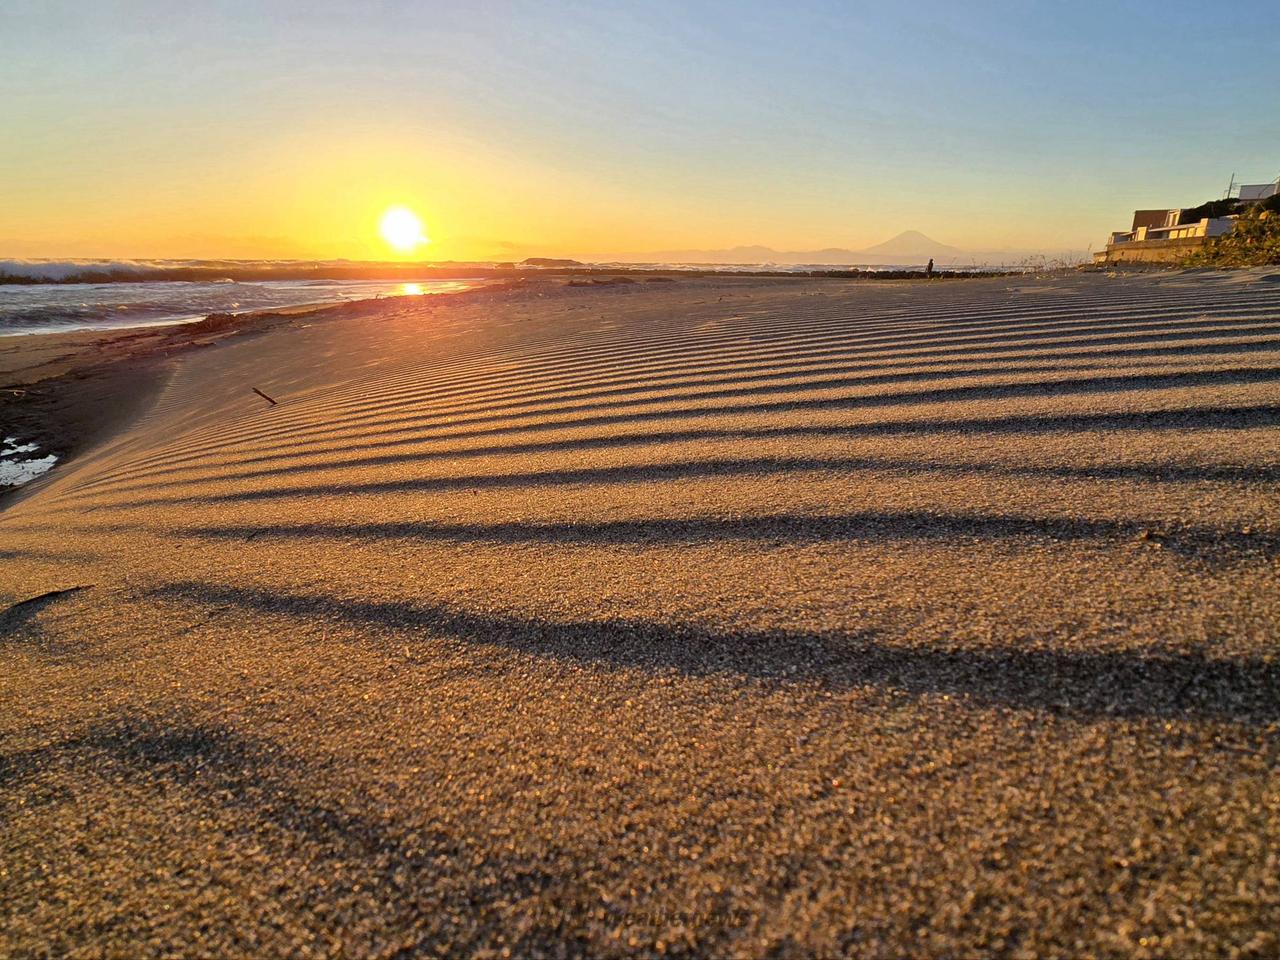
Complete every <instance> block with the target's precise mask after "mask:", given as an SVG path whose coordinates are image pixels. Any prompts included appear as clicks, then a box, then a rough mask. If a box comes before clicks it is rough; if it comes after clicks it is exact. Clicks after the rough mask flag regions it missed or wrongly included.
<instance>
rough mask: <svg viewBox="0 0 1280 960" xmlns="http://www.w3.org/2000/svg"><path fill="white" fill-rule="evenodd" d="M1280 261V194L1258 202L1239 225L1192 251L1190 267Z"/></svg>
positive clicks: (1247, 211)
mask: <svg viewBox="0 0 1280 960" xmlns="http://www.w3.org/2000/svg"><path fill="white" fill-rule="evenodd" d="M1268 264H1280V196H1275V197H1270V198H1269V199H1267V200H1263V201H1262V202H1261V203H1256V204H1254V205H1253V206H1252V207H1250V208H1249V209H1247V210H1246V211H1244V212H1243V213H1242V214H1241V215H1240V219H1239V220H1238V221H1237V222H1236V227H1235V229H1234V230H1232V231H1231V232H1230V233H1228V234H1226V235H1225V236H1221V237H1215V238H1214V239H1213V240H1210V241H1209V242H1208V243H1207V244H1205V245H1204V246H1203V247H1201V248H1200V249H1199V250H1197V251H1196V252H1195V253H1193V254H1191V255H1190V256H1189V257H1188V258H1187V260H1186V266H1189V267H1261V266H1266V265H1268Z"/></svg>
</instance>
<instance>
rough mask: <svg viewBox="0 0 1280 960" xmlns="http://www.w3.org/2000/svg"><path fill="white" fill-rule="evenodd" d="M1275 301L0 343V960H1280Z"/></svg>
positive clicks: (924, 291)
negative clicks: (788, 959) (1051, 959)
mask: <svg viewBox="0 0 1280 960" xmlns="http://www.w3.org/2000/svg"><path fill="white" fill-rule="evenodd" d="M1278 281H1280V273H1277V272H1276V271H1275V270H1274V269H1273V270H1270V271H1267V270H1260V271H1252V272H1238V273H1212V272H1199V273H1196V272H1183V273H1153V274H1139V275H1131V276H1106V275H1103V274H1100V273H1079V274H1061V275H1049V276H1044V277H1026V278H1021V277H1002V278H992V279H972V280H955V281H942V282H859V283H849V282H841V281H838V280H816V279H807V280H788V279H760V278H689V279H682V280H679V281H677V282H673V283H643V282H638V283H632V284H624V285H617V286H595V287H569V286H567V285H564V284H563V283H560V282H548V283H544V284H531V285H526V286H524V287H522V288H513V289H499V290H489V291H483V292H476V293H474V294H466V295H459V296H456V297H455V296H447V297H433V298H405V299H403V300H396V301H384V302H381V303H378V304H373V305H368V306H361V307H359V308H355V309H353V308H333V309H331V310H327V311H321V312H319V313H310V314H305V315H299V316H277V317H276V318H275V319H273V320H271V321H269V322H262V323H259V324H257V325H251V326H250V327H248V328H245V329H244V330H243V331H241V332H237V335H227V334H228V333H229V332H236V331H228V330H226V329H221V330H213V329H207V330H206V331H204V332H203V333H202V332H201V331H199V330H196V331H191V330H187V331H184V332H181V333H174V332H172V331H169V332H164V333H159V332H152V333H146V334H142V336H144V337H149V338H152V339H148V340H146V343H145V349H143V348H140V347H139V346H138V343H137V342H136V341H127V340H124V339H122V338H123V337H125V336H135V334H128V335H123V334H119V333H115V334H110V335H106V334H102V335H96V334H75V335H66V336H65V337H64V338H62V339H59V340H54V339H43V338H37V337H29V338H11V340H0V348H8V352H5V350H4V349H0V359H2V360H3V366H0V370H3V372H4V374H5V382H10V383H13V384H15V385H17V386H16V388H17V389H25V387H23V386H22V385H23V384H25V385H26V386H27V387H31V388H32V389H35V388H36V385H37V382H38V381H40V380H42V379H45V378H46V377H47V376H49V375H50V374H51V373H53V374H56V375H57V376H60V377H62V376H73V377H74V376H77V375H78V374H77V371H78V372H79V373H80V374H83V372H84V371H85V370H90V371H96V372H92V373H91V375H86V376H87V377H88V380H89V381H90V382H91V383H93V384H106V386H102V387H101V392H100V393H99V394H96V395H95V394H93V393H92V390H88V388H85V389H84V390H80V392H79V393H77V392H76V389H71V388H67V387H66V383H65V381H59V384H60V386H59V387H58V397H60V398H61V399H59V400H58V401H57V404H56V406H57V408H58V409H59V410H64V409H66V408H68V404H69V403H70V401H69V400H67V398H68V397H71V398H73V399H74V398H75V397H79V398H80V400H78V401H77V403H78V404H79V406H78V407H77V409H81V410H82V411H84V410H91V411H93V414H92V415H91V414H90V413H82V414H81V415H80V419H79V420H76V418H75V417H73V416H72V415H71V414H66V415H65V416H64V419H63V420H60V421H58V424H57V425H56V426H46V429H47V430H48V431H49V439H48V442H50V443H56V442H61V443H63V444H65V449H66V451H67V452H68V453H69V454H70V456H69V458H68V460H67V462H66V463H65V464H63V465H61V466H59V467H58V468H56V469H55V470H53V471H52V472H51V473H50V474H49V475H48V476H47V477H45V478H43V479H41V480H39V481H37V482H35V483H33V484H31V485H29V486H28V487H25V488H23V489H22V490H21V491H20V492H18V493H15V494H9V495H7V496H6V497H5V498H3V499H0V663H3V669H0V702H3V703H4V704H5V709H4V710H2V711H0V954H3V955H5V956H13V957H23V956H43V955H61V956H104V955H106V956H126V955H127V956H162V955H218V956H233V955H234V956H248V955H295V956H304V955H353V956H416V955H434V954H436V953H449V954H453V955H458V954H464V953H473V954H477V955H486V956H508V955H509V956H530V955H548V956H561V955H592V956H620V955H624V954H632V953H641V954H646V955H658V954H673V955H690V954H698V955H704V956H705V955H712V956H765V955H768V956H811V955H819V956H831V955H837V954H854V955H865V956H884V955H900V954H912V955H948V956H957V955H973V954H979V953H982V954H987V953H994V954H1002V955H1010V956H1022V955H1041V956H1064V957H1066V956H1079V955H1083V954H1094V955H1125V956H1153V957H1154V956H1170V955H1181V956H1266V955H1271V956H1274V955H1275V953H1276V952H1277V951H1278V950H1280V940H1277V935H1276V931H1277V930H1280V885H1278V884H1277V879H1276V878H1277V876H1278V875H1280V862H1278V859H1277V858H1278V854H1277V851H1280V766H1278V764H1280V659H1278V656H1280V641H1278V640H1277V636H1280V578H1278V577H1277V574H1278V573H1280V431H1278V430H1277V426H1278V425H1280V282H1278ZM166 337H168V338H174V337H177V338H178V339H169V340H165V339H164V338H166ZM95 338H96V339H95ZM19 340H22V341H28V342H27V343H25V344H22V343H18V342H17V341H19ZM193 343H198V344H201V345H200V346H198V347H197V346H192V344H193ZM113 351H115V352H116V353H119V356H117V355H116V353H113ZM103 364H105V366H103ZM48 386H49V385H48V384H46V387H48ZM254 388H257V389H258V390H260V391H262V392H263V393H265V394H266V395H268V396H269V397H271V398H273V399H274V400H275V401H277V402H276V403H275V405H272V404H271V403H269V402H267V400H265V399H263V397H262V396H260V395H259V394H256V393H255V392H254ZM93 389H98V388H97V387H94V388H93ZM86 391H87V392H86ZM50 396H52V394H51V395H50ZM94 396H97V397H98V399H97V400H93V397H94ZM50 403H51V404H53V403H54V401H53V400H50ZM70 406H72V407H75V406H76V404H74V403H70ZM24 409H25V410H27V411H28V412H27V413H24V414H23V416H24V417H27V418H28V420H27V421H25V422H27V423H28V424H29V425H32V429H35V426H37V425H38V424H39V422H40V417H41V414H40V412H39V410H38V409H37V408H35V407H31V406H27V407H25V408H24ZM32 410H35V412H34V413H33V412H30V411H32ZM75 423H80V426H79V427H77V426H75V425H74V424H75ZM59 438H61V439H59Z"/></svg>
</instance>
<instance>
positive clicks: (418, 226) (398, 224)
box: [378, 207, 431, 253]
mask: <svg viewBox="0 0 1280 960" xmlns="http://www.w3.org/2000/svg"><path fill="white" fill-rule="evenodd" d="M378 232H379V233H381V234H382V239H383V240H385V241H387V243H389V244H391V246H392V247H394V248H395V249H396V250H397V251H399V252H400V253H412V252H413V250H414V249H415V248H416V247H418V246H420V245H421V244H424V243H430V242H431V241H430V240H428V239H427V234H426V232H425V231H424V230H423V229H422V221H421V220H419V219H418V215H417V214H416V213H414V212H413V211H412V210H410V209H409V208H408V207H392V208H391V209H390V210H388V211H387V212H386V213H384V214H383V215H382V219H381V220H380V221H379V222H378Z"/></svg>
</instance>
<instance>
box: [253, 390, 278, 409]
mask: <svg viewBox="0 0 1280 960" xmlns="http://www.w3.org/2000/svg"><path fill="white" fill-rule="evenodd" d="M249 389H250V390H252V391H253V392H254V393H256V394H257V395H258V396H260V397H261V398H262V399H263V400H265V401H267V403H269V404H271V405H272V406H273V407H274V406H275V405H276V402H275V401H274V400H272V399H271V398H270V397H268V396H267V395H266V394H265V393H263V392H262V391H261V390H259V389H258V388H257V387H250V388H249Z"/></svg>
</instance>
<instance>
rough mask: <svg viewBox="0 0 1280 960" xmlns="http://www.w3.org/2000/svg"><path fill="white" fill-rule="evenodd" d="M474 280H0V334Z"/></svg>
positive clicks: (452, 286) (422, 289) (160, 321)
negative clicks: (106, 281)
mask: <svg viewBox="0 0 1280 960" xmlns="http://www.w3.org/2000/svg"><path fill="white" fill-rule="evenodd" d="M480 283H483V281H477V280H421V281H418V282H416V283H406V282H402V281H391V280H264V281H253V282H238V281H234V280H220V281H212V282H189V281H167V280H149V281H144V282H140V283H127V282H126V283H119V282H117V283H18V284H0V336H12V335H14V334H24V333H62V332H67V331H70V330H106V329H113V328H119V327H149V326H162V325H166V324H177V323H190V322H192V321H195V320H200V319H202V318H204V317H206V316H208V315H209V314H211V313H243V312H248V311H254V310H268V309H273V308H280V307H296V306H301V305H304V304H313V303H343V302H346V301H351V300H370V299H374V298H376V297H395V296H409V295H417V294H433V293H454V292H457V291H459V290H466V289H469V288H471V287H474V286H477V285H478V284H480Z"/></svg>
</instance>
